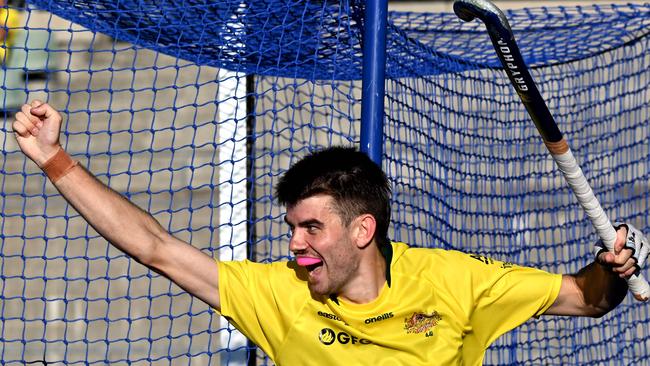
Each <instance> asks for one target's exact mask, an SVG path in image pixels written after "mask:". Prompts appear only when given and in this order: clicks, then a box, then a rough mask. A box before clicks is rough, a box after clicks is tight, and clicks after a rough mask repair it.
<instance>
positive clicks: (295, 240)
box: [289, 230, 307, 253]
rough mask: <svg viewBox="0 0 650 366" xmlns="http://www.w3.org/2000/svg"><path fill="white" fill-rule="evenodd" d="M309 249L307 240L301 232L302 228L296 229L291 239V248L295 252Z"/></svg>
mask: <svg viewBox="0 0 650 366" xmlns="http://www.w3.org/2000/svg"><path fill="white" fill-rule="evenodd" d="M306 249H307V242H306V241H305V240H304V238H303V236H302V235H301V234H300V230H294V231H293V232H292V233H291V239H290V240H289V250H290V251H292V252H293V253H302V252H304V251H305V250H306Z"/></svg>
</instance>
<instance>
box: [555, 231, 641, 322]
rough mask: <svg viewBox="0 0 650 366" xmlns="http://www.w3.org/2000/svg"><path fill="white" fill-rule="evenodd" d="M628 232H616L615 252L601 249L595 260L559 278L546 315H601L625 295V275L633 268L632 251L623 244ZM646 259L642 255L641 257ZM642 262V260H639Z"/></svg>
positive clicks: (627, 275) (619, 301) (618, 302)
mask: <svg viewBox="0 0 650 366" xmlns="http://www.w3.org/2000/svg"><path fill="white" fill-rule="evenodd" d="M627 234H628V231H627V229H626V228H625V227H619V228H618V229H617V231H616V235H617V238H616V243H615V252H614V253H611V252H606V251H604V252H602V253H599V254H598V257H597V258H596V261H595V262H593V263H591V264H589V265H588V266H586V267H585V268H583V269H581V270H580V271H578V273H576V274H573V275H565V276H564V277H563V278H562V287H561V288H560V294H559V295H558V297H557V299H556V300H555V302H554V303H553V305H552V306H551V307H550V308H549V309H548V310H547V311H546V313H545V315H572V316H591V317H600V316H603V315H605V314H606V313H608V312H609V311H610V310H612V309H614V308H615V307H616V306H617V305H618V304H620V303H621V301H623V299H624V298H625V295H626V294H627V289H628V287H627V282H626V281H625V279H626V278H628V277H630V276H631V275H632V274H633V273H634V272H635V270H636V264H637V261H636V259H635V258H633V257H632V255H633V250H631V249H628V248H627V247H626V242H627V241H626V237H627ZM640 261H641V262H645V257H644V258H641V259H640ZM640 264H642V263H640Z"/></svg>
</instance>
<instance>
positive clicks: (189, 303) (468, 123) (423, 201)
mask: <svg viewBox="0 0 650 366" xmlns="http://www.w3.org/2000/svg"><path fill="white" fill-rule="evenodd" d="M363 13H364V3H363V2H358V1H349V0H340V1H329V0H325V1H324V0H310V1H279V0H257V1H246V0H222V1H207V0H206V1H200V0H185V1H144V0H142V1H131V0H127V1H105V0H93V1H88V0H68V1H65V0H50V1H44V0H35V1H30V2H28V3H27V4H24V3H20V2H13V1H9V2H8V5H6V6H5V7H3V8H0V36H1V37H0V55H1V61H2V68H1V70H0V74H1V76H2V79H1V80H2V84H1V85H2V87H1V88H0V103H1V104H0V106H1V107H2V108H1V109H2V113H3V114H4V117H5V123H4V124H3V125H2V126H1V127H0V136H2V149H1V151H2V155H1V156H0V184H1V187H2V188H1V189H0V255H1V256H0V328H1V329H0V360H2V361H0V363H2V364H6V365H24V364H72V365H74V364H90V365H103V364H136V365H169V364H174V365H187V364H192V365H207V364H214V365H216V364H222V365H225V364H231V365H240V364H249V365H250V364H268V363H270V361H269V360H268V359H266V358H265V356H264V355H263V353H262V352H261V351H258V350H256V348H255V347H254V345H252V344H250V343H249V342H248V341H247V340H246V339H245V338H243V337H242V335H241V334H239V333H238V332H237V331H236V330H235V329H234V328H232V327H231V326H230V325H229V324H228V323H227V322H226V321H225V320H224V319H221V318H220V317H219V316H218V315H217V314H216V313H214V312H213V311H211V310H210V309H209V308H208V307H207V306H206V305H205V304H204V303H202V302H200V301H199V300H196V299H193V298H192V297H191V296H189V295H187V294H186V293H185V292H183V291H182V290H181V289H180V288H178V287H177V286H175V285H173V284H171V283H170V282H169V281H168V280H166V279H165V278H163V277H161V276H160V275H158V274H156V273H153V272H151V271H149V270H147V269H146V268H145V267H143V266H141V265H140V264H138V263H136V262H135V261H132V260H130V259H129V258H128V257H127V256H126V255H124V254H123V253H121V252H120V251H118V250H116V249H114V248H112V247H111V246H110V244H109V243H107V242H106V241H105V240H104V239H103V238H101V237H100V236H99V235H98V234H97V233H96V232H95V231H94V230H93V229H92V227H90V226H89V225H88V224H87V223H85V221H84V220H83V218H81V217H80V216H79V214H78V213H77V212H76V211H74V209H72V208H71V207H70V206H69V205H67V203H66V202H65V201H64V200H63V199H62V198H61V197H60V196H59V195H58V193H57V192H56V190H55V189H54V187H53V186H52V185H51V184H50V183H49V182H48V181H47V180H46V178H45V177H44V175H43V173H42V172H41V171H40V170H39V169H38V168H37V167H36V166H35V165H34V164H33V163H31V162H30V161H28V160H26V158H25V157H24V155H23V154H22V153H21V152H20V150H19V148H18V147H17V144H16V142H15V139H14V138H13V136H12V131H11V121H12V118H13V117H12V116H13V114H14V113H15V111H16V110H17V109H18V108H19V107H20V106H21V105H22V104H23V103H25V102H26V101H28V100H33V99H41V100H44V101H47V102H49V103H51V104H52V105H54V106H55V107H57V108H58V109H59V110H61V111H62V113H63V114H64V117H65V118H64V126H63V132H62V136H61V141H62V143H63V145H64V147H65V148H66V149H67V151H68V152H70V153H71V154H72V155H73V157H74V158H75V159H77V160H79V161H80V162H81V164H82V165H84V166H86V167H87V168H88V169H89V170H90V171H91V172H93V173H94V174H95V175H96V176H97V177H98V178H99V179H100V180H101V181H103V182H105V183H107V184H108V185H109V186H110V187H112V188H113V189H115V190H116V191H118V192H119V193H120V194H122V195H124V196H126V197H127V198H129V199H130V200H132V201H133V202H135V203H136V204H137V205H138V206H140V207H141V208H143V209H144V210H146V211H148V212H151V213H152V215H153V216H154V217H155V218H156V219H157V220H158V221H159V222H160V223H161V224H162V225H163V226H164V227H165V228H166V229H168V230H169V231H170V232H171V233H172V234H174V235H175V236H177V237H179V238H181V239H183V240H185V241H188V242H190V243H191V244H192V245H194V246H195V247H197V248H199V249H200V250H202V251H204V252H205V253H207V254H209V255H211V256H213V257H215V258H218V259H221V260H231V259H244V258H249V259H252V260H255V261H259V262H271V261H278V260H285V259H287V258H288V257H289V255H290V253H289V251H288V248H287V244H288V237H287V227H286V224H285V223H284V221H283V209H282V208H281V207H280V206H278V205H277V203H276V202H275V201H274V198H273V191H274V188H275V185H276V183H277V181H278V179H279V177H280V176H281V175H282V173H283V172H284V171H286V169H288V167H289V166H290V165H291V164H292V163H293V162H295V161H296V160H297V159H299V158H300V157H302V156H304V155H305V154H307V153H308V152H310V151H313V150H315V149H319V148H322V147H325V146H332V145H347V146H355V145H358V144H359V139H360V137H359V134H360V133H359V131H360V123H361V122H360V120H361V117H360V114H361V103H362V100H361V94H362V93H361V75H362V64H363V63H362V48H363V42H364V40H363V37H362V35H363V28H364V19H363ZM507 16H508V18H509V21H510V24H511V25H512V27H513V31H514V33H515V37H516V38H517V40H518V42H519V44H520V47H521V50H522V53H523V55H524V58H525V59H526V62H527V64H528V65H529V66H530V67H531V72H532V74H533V77H534V78H535V79H536V81H537V83H538V86H539V89H540V90H541V92H542V94H543V95H544V97H545V99H546V100H547V102H548V105H549V107H550V109H551V111H552V113H553V115H554V116H555V118H556V120H557V121H558V123H559V125H560V129H561V130H562V131H564V132H565V137H566V138H567V140H568V141H569V144H570V145H571V146H572V150H573V151H574V154H575V155H576V157H577V159H578V161H579V162H580V164H581V166H582V169H583V171H584V172H585V174H586V176H587V177H588V178H589V180H590V182H591V184H592V185H593V187H594V190H595V192H596V195H597V196H598V198H599V199H600V202H601V203H602V205H603V206H604V208H605V210H606V211H607V213H608V214H609V216H610V217H611V218H613V219H617V220H626V221H629V222H631V223H633V224H635V226H637V227H639V228H648V227H649V226H650V225H649V224H650V222H649V219H648V215H647V207H649V206H650V189H649V188H650V187H648V183H647V182H648V181H650V151H649V149H650V148H649V142H650V141H649V136H650V125H649V123H648V121H649V118H650V117H649V116H650V36H649V33H650V32H649V31H648V29H650V6H649V5H648V4H645V5H635V4H626V5H599V6H596V5H593V6H582V7H568V6H562V7H537V8H529V9H521V10H513V11H509V12H507ZM385 87H386V95H385V98H384V102H385V109H384V113H385V125H384V131H383V134H384V137H383V142H382V148H383V152H384V153H383V161H382V166H383V168H384V170H385V171H386V172H387V174H388V176H389V178H390V180H391V183H392V185H393V197H392V198H393V207H394V209H393V219H392V227H391V232H392V239H393V240H399V241H404V242H407V243H409V244H411V245H414V246H422V247H441V248H447V249H458V250H462V251H466V252H476V253H480V254H482V255H486V256H490V257H494V258H496V259H500V260H505V261H510V262H515V263H519V264H523V265H529V266H533V267H538V268H542V269H545V270H548V271H551V272H559V273H573V272H576V271H577V270H578V269H580V268H582V267H583V266H584V265H586V264H587V263H589V262H591V261H592V254H591V246H592V245H593V243H594V242H595V241H596V236H595V234H594V232H593V229H592V228H591V224H590V222H589V221H588V219H587V218H586V217H585V216H584V214H583V212H582V211H581V209H580V208H579V206H578V205H577V202H576V201H575V199H574V198H573V195H572V193H571V192H570V190H569V189H568V188H567V187H566V184H565V182H564V180H563V178H562V176H561V174H560V173H559V172H558V171H557V169H556V168H555V166H554V163H553V161H552V159H551V158H550V157H549V155H548V153H547V151H546V148H545V147H544V145H543V143H542V141H541V139H540V137H539V135H538V133H537V131H536V129H535V126H534V125H533V124H532V122H531V121H530V119H529V117H528V115H527V113H526V111H525V109H524V108H523V106H522V105H521V103H520V102H519V100H518V97H517V95H516V94H515V93H514V90H513V89H512V87H511V86H510V83H509V81H508V79H507V77H506V75H505V74H504V73H503V70H502V69H501V68H500V64H499V61H498V59H497V57H496V55H495V53H494V50H493V49H492V45H491V43H490V41H489V39H488V36H487V34H486V33H485V31H484V29H483V25H482V24H480V23H479V22H472V23H464V22H462V21H460V20H459V19H458V18H457V17H456V16H455V15H454V14H451V13H415V12H402V11H399V12H398V11H391V12H389V19H388V31H387V54H386V80H385ZM432 270H435V269H432ZM460 290H461V289H459V291H460ZM649 322H650V321H649V311H648V307H647V305H645V304H640V303H637V302H635V301H634V300H633V299H632V298H631V296H628V298H627V299H626V300H625V301H624V303H623V304H622V305H621V306H619V307H618V308H617V309H616V310H615V311H613V312H611V313H610V314H608V315H606V316H605V317H603V318H601V319H587V318H584V319H583V318H568V317H541V318H539V319H532V320H530V321H528V322H527V323H525V324H524V325H522V326H521V327H519V328H517V329H515V330H513V331H512V332H510V333H508V334H506V335H504V336H503V337H501V338H499V339H498V340H497V341H496V342H495V343H494V344H493V345H492V347H491V348H490V349H489V350H488V351H487V354H486V358H485V363H486V364H499V365H510V364H521V365H530V364H544V365H567V364H572V365H578V364H580V365H582V364H592V365H609V364H642V363H643V362H646V361H647V360H648V358H649V357H650V355H649V351H648V349H650V324H648V323H649Z"/></svg>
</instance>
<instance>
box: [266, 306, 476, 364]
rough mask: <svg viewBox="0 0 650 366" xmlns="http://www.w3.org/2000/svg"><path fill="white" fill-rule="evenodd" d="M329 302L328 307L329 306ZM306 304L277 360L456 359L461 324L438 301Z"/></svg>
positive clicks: (441, 361)
mask: <svg viewBox="0 0 650 366" xmlns="http://www.w3.org/2000/svg"><path fill="white" fill-rule="evenodd" d="M328 305H329V306H328ZM328 305H323V306H322V307H307V308H306V309H304V310H303V311H304V313H303V314H301V316H298V317H296V319H297V320H296V322H295V323H294V324H293V325H292V327H291V329H290V330H289V332H288V333H287V336H286V339H285V341H284V342H283V345H282V347H281V349H280V350H279V352H278V353H277V356H278V357H277V358H276V362H277V363H278V364H280V365H281V364H291V365H296V364H298V365H310V364H323V365H325V364H342V362H343V361H345V363H346V364H365V365H395V364H408V365H430V364H431V362H432V361H434V360H435V362H436V363H438V364H454V363H456V361H457V358H458V354H459V349H460V347H461V346H462V336H463V332H464V330H465V329H464V324H463V321H462V320H460V319H456V317H455V316H454V314H453V312H450V311H448V310H447V309H446V308H445V307H438V308H436V306H431V305H429V306H409V307H401V306H395V307H393V308H386V309H379V311H376V310H377V309H375V311H371V312H365V311H362V312H359V311H347V310H346V309H345V308H343V307H338V306H337V305H335V304H328Z"/></svg>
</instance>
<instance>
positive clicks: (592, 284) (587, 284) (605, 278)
mask: <svg viewBox="0 0 650 366" xmlns="http://www.w3.org/2000/svg"><path fill="white" fill-rule="evenodd" d="M573 277H574V278H575V283H576V285H577V286H578V288H579V289H580V291H581V292H582V296H583V298H584V304H585V306H586V308H587V309H589V314H586V315H589V316H595V317H599V316H603V315H605V314H606V313H608V312H609V311H610V310H612V309H614V308H615V307H616V306H617V305H618V304H620V303H621V301H623V299H624V298H625V295H626V294H627V282H626V281H625V280H624V279H622V278H620V277H619V275H618V274H616V273H615V272H613V271H612V270H611V268H610V267H608V266H606V265H602V264H599V263H595V262H594V263H591V264H590V265H588V266H586V267H585V268H583V269H581V270H580V271H579V272H578V273H576V274H575V275H573Z"/></svg>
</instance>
